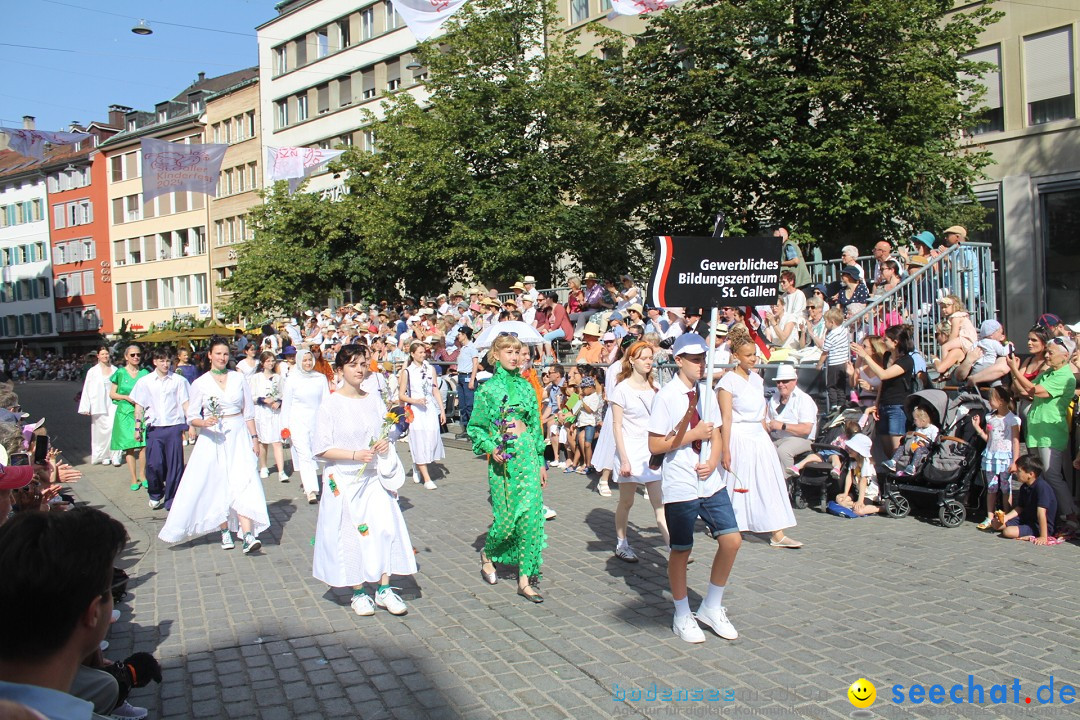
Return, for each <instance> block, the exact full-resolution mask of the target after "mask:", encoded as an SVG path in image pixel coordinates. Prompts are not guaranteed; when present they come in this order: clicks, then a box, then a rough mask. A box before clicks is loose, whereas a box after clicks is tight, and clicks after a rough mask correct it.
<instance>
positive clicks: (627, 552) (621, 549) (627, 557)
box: [615, 545, 638, 563]
mask: <svg viewBox="0 0 1080 720" xmlns="http://www.w3.org/2000/svg"><path fill="white" fill-rule="evenodd" d="M615 557H617V558H619V559H620V560H624V561H626V562H628V563H636V562H637V561H638V556H637V553H635V552H634V548H632V547H630V546H629V545H616V546H615Z"/></svg>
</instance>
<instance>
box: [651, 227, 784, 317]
mask: <svg viewBox="0 0 1080 720" xmlns="http://www.w3.org/2000/svg"><path fill="white" fill-rule="evenodd" d="M782 245H783V240H781V239H780V238H778V237H724V238H713V237H671V236H670V235H664V236H661V237H658V238H656V246H657V247H656V262H655V265H654V267H653V276H652V283H651V288H652V293H651V300H652V303H653V305H656V306H657V307H701V308H715V307H724V306H728V305H730V306H736V307H743V306H754V305H771V304H772V303H775V302H776V296H777V292H778V286H779V285H780V270H781V267H780V253H781V246H782Z"/></svg>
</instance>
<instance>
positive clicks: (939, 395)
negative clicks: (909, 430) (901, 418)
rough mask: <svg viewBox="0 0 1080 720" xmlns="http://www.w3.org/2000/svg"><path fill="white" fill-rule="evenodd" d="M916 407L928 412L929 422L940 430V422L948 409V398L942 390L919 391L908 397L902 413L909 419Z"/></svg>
mask: <svg viewBox="0 0 1080 720" xmlns="http://www.w3.org/2000/svg"><path fill="white" fill-rule="evenodd" d="M916 405H922V406H923V407H925V408H927V409H928V410H930V411H931V414H930V422H931V423H933V424H934V425H937V426H938V427H939V428H940V427H941V421H942V420H943V419H944V418H945V411H946V409H947V408H948V407H949V396H948V395H947V394H946V393H945V391H944V390H935V389H931V390H920V391H919V392H917V393H912V394H911V395H908V399H907V400H905V401H904V412H905V413H907V416H908V417H909V418H910V417H911V411H912V410H914V409H915V406H916ZM935 414H936V417H935Z"/></svg>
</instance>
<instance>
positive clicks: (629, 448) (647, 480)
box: [608, 342, 671, 563]
mask: <svg viewBox="0 0 1080 720" xmlns="http://www.w3.org/2000/svg"><path fill="white" fill-rule="evenodd" d="M622 365H623V369H622V371H621V372H619V373H618V375H617V376H616V381H617V384H616V385H615V389H614V390H612V391H611V395H610V397H609V398H608V407H609V408H610V410H611V428H612V433H613V435H614V437H615V470H616V475H615V478H616V481H617V482H618V483H619V505H618V507H616V508H615V537H616V539H617V544H616V546H615V556H616V557H618V558H619V559H620V560H625V561H626V562H632V563H633V562H637V561H638V557H637V555H636V554H635V553H634V549H633V548H631V547H630V543H629V542H627V540H626V525H627V521H628V520H629V518H630V508H632V507H633V506H634V499H635V498H636V497H637V486H638V485H639V484H642V485H644V486H645V488H646V490H647V491H648V493H649V502H650V503H652V507H653V513H654V514H655V515H656V524H657V526H658V527H659V528H660V534H661V535H663V536H664V545H667V546H670V545H671V540H670V538H669V537H668V529H667V518H666V516H665V515H664V496H663V494H662V492H661V489H660V471H659V469H657V470H653V469H651V468H650V467H649V457H650V455H649V431H648V427H649V415H650V412H651V408H652V402H653V398H654V397H655V396H656V391H657V387H656V378H655V377H654V376H653V372H652V367H653V349H652V346H651V345H650V344H649V343H647V342H636V343H634V344H633V345H631V346H630V347H629V348H628V349H627V351H626V355H625V357H624V358H623V362H622ZM612 374H614V370H612Z"/></svg>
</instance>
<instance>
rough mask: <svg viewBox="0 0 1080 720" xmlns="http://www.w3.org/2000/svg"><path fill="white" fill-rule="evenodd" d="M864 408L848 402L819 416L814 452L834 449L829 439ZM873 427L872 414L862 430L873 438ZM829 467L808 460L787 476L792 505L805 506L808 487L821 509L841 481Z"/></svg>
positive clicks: (841, 430)
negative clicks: (820, 417) (796, 471)
mask: <svg viewBox="0 0 1080 720" xmlns="http://www.w3.org/2000/svg"><path fill="white" fill-rule="evenodd" d="M863 410H864V408H862V407H860V406H858V405H856V404H854V403H847V404H845V405H843V406H841V407H837V408H836V409H835V410H833V412H832V413H830V414H828V415H825V416H824V417H822V419H821V421H820V422H819V423H818V439H817V442H814V443H811V447H812V448H813V452H819V451H821V450H835V449H836V448H835V447H834V446H833V445H832V442H833V441H834V440H836V438H838V437H840V434H841V433H843V432H844V424H845V423H847V421H849V420H855V421H858V420H859V419H860V418H862V416H863ZM874 426H875V422H874V419H873V417H872V416H871V417H870V418H869V419H868V421H867V424H866V426H865V427H864V428H863V430H862V432H863V433H865V434H867V435H869V436H871V437H873V435H874ZM803 457H805V455H804V456H803ZM830 470H832V465H830V464H829V463H827V462H811V463H807V464H806V465H804V466H803V468H802V472H801V473H800V474H799V476H798V477H794V478H790V479H789V480H788V494H789V495H790V496H791V504H792V506H793V507H796V508H799V509H800V510H801V509H802V508H805V507H806V506H807V502H806V494H807V493H806V490H807V489H809V491H810V494H811V495H815V496H816V497H817V498H818V508H819V509H820V510H821V511H822V512H824V511H825V508H826V506H828V504H829V500H831V499H832V498H833V497H834V496H835V495H836V493H838V492H839V491H840V487H839V484H840V481H838V480H837V479H836V478H834V477H833V476H832V475H830V474H829V471H830Z"/></svg>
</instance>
